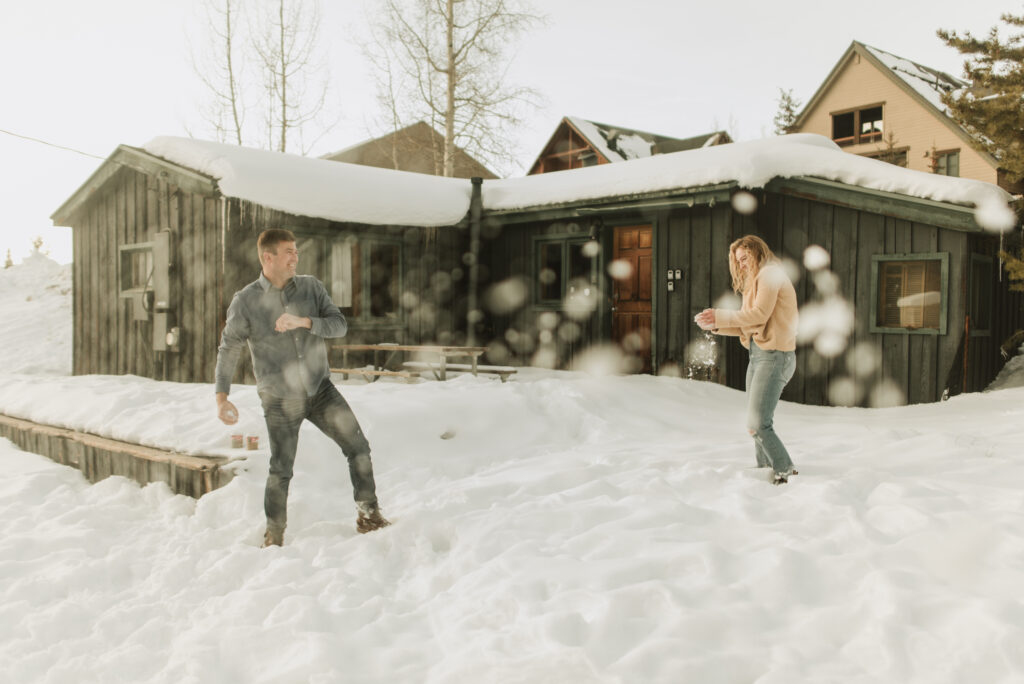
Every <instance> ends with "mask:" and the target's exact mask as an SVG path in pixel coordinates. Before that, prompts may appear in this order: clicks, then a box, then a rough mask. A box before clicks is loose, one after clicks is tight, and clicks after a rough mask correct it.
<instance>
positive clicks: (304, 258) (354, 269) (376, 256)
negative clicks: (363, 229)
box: [296, 235, 402, 321]
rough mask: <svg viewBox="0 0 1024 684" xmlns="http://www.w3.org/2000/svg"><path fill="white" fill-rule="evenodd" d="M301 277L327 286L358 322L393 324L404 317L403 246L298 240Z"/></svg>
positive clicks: (361, 240)
mask: <svg viewBox="0 0 1024 684" xmlns="http://www.w3.org/2000/svg"><path fill="white" fill-rule="evenodd" d="M296 247H297V248H298V250H299V269H298V272H299V273H304V274H308V275H312V276H315V277H316V278H317V279H319V280H320V281H321V282H323V283H325V284H326V285H327V288H328V292H329V293H330V295H331V299H332V300H333V301H334V303H335V304H336V305H337V306H338V307H339V308H342V309H347V310H348V311H346V315H347V316H349V317H351V318H352V319H356V320H363V321H371V320H376V321H379V320H394V319H398V318H399V317H400V316H401V310H400V301H401V283H402V278H401V273H402V270H401V262H402V244H401V242H400V241H398V240H394V241H392V240H387V239H380V238H377V237H374V238H372V239H371V238H365V237H362V236H360V237H358V238H357V237H355V236H348V237H344V238H340V239H328V238H325V237H320V236H307V235H303V236H296Z"/></svg>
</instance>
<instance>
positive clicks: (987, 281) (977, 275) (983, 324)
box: [968, 254, 995, 335]
mask: <svg viewBox="0 0 1024 684" xmlns="http://www.w3.org/2000/svg"><path fill="white" fill-rule="evenodd" d="M994 279H995V272H994V264H993V261H992V257H990V256H985V255H983V254H972V255H971V282H970V288H971V289H970V292H971V302H970V309H969V310H968V314H969V315H970V317H971V319H970V326H971V334H972V335H991V334H992V281H993V280H994Z"/></svg>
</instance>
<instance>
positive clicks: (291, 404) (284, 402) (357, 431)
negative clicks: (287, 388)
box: [260, 378, 377, 532]
mask: <svg viewBox="0 0 1024 684" xmlns="http://www.w3.org/2000/svg"><path fill="white" fill-rule="evenodd" d="M260 399H261V400H262V402H263V415H264V417H265V418H266V421H267V432H268V433H269V435H270V474H269V476H268V477H267V489H266V492H265V493H264V496H263V507H264V509H265V510H266V513H267V528H268V529H271V530H274V531H278V532H283V531H284V528H285V525H286V524H287V521H288V510H287V507H288V485H289V483H290V482H291V479H292V467H293V466H294V464H295V451H296V448H297V446H298V441H299V427H300V426H301V425H302V421H303V420H308V421H309V422H311V423H313V425H316V426H317V427H318V428H320V431H321V432H323V433H324V434H325V435H327V436H328V437H330V438H331V439H333V440H334V441H335V442H337V444H338V446H340V447H341V450H342V452H343V453H344V454H345V457H346V458H347V459H348V471H349V476H350V477H351V478H352V489H353V494H354V498H355V500H356V503H357V504H364V505H367V506H375V505H376V504H377V495H376V487H375V485H374V482H373V464H372V462H371V461H370V444H369V442H367V441H366V437H365V436H364V435H363V430H362V428H360V427H359V421H357V420H356V416H355V414H354V413H352V409H351V408H350V407H349V405H348V402H347V401H345V398H344V397H342V396H341V393H340V392H338V390H337V388H336V387H335V386H334V384H333V383H332V382H331V381H330V378H328V379H326V380H324V381H323V382H322V383H321V384H320V387H319V389H318V390H317V392H316V394H315V395H314V396H312V397H308V396H306V395H305V394H299V395H292V396H287V397H275V396H271V395H270V394H269V393H260Z"/></svg>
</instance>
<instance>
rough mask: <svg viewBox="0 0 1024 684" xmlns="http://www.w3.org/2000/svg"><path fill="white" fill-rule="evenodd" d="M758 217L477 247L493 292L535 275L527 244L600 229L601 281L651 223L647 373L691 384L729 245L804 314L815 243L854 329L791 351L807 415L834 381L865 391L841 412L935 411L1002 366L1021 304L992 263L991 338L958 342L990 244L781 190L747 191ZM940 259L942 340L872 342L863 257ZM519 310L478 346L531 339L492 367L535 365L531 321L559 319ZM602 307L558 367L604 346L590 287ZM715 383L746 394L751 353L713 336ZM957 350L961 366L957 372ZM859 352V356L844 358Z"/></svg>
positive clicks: (607, 226)
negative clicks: (757, 256) (781, 279)
mask: <svg viewBox="0 0 1024 684" xmlns="http://www.w3.org/2000/svg"><path fill="white" fill-rule="evenodd" d="M756 196H757V199H758V209H757V211H756V213H755V214H754V215H752V216H744V215H741V214H738V213H736V212H734V211H733V210H732V207H731V206H730V204H729V203H725V202H719V203H717V204H712V205H711V206H708V205H707V204H705V205H698V206H695V207H692V208H689V207H685V206H681V207H679V208H673V209H670V210H669V209H664V210H660V211H658V212H656V213H651V212H647V213H643V212H632V213H630V212H619V213H616V214H609V215H605V216H598V215H595V216H594V217H593V218H590V217H588V218H587V219H580V220H573V219H564V220H549V221H534V222H524V223H510V224H507V225H504V226H502V227H501V228H500V230H498V231H492V232H497V233H498V234H497V236H496V237H493V239H491V240H489V241H487V242H486V250H485V252H484V259H485V263H486V264H487V265H488V266H489V267H490V269H491V277H492V280H491V283H492V284H493V283H498V282H501V281H502V280H504V279H507V278H514V277H521V278H525V279H527V281H528V280H529V279H530V278H532V277H534V274H535V264H534V260H535V259H536V254H535V251H534V247H533V244H534V242H535V241H536V240H537V239H540V238H543V237H554V236H565V237H580V238H585V237H586V236H587V234H588V230H589V227H590V225H591V222H596V225H597V226H598V228H597V235H598V239H599V241H600V242H601V245H602V255H603V256H602V257H601V262H600V264H599V272H600V273H601V274H603V273H604V270H605V268H606V266H607V261H608V259H609V257H608V256H607V255H609V254H611V251H610V250H611V245H610V242H609V240H610V236H611V233H612V228H613V227H614V226H615V225H628V224H635V223H640V222H649V223H652V224H653V225H654V227H655V230H654V240H655V241H654V246H655V254H654V258H655V267H654V274H653V283H652V285H653V288H654V293H655V294H654V311H653V319H654V331H653V350H654V372H655V373H658V372H664V371H671V369H673V368H674V367H675V368H678V369H679V370H681V371H682V374H683V375H684V376H686V375H687V365H688V361H689V357H688V350H689V349H690V347H691V345H693V344H696V343H700V342H702V341H704V339H705V337H704V333H703V332H702V331H701V330H700V329H699V328H698V327H697V325H696V324H695V323H694V322H693V317H694V315H695V314H696V313H698V312H699V311H701V310H703V309H704V308H706V307H709V306H723V304H722V303H721V301H722V298H723V296H728V295H730V294H731V281H730V276H729V270H728V247H729V244H730V243H731V242H732V241H733V240H735V239H736V238H738V237H740V236H742V235H746V234H755V235H759V236H761V237H762V238H764V239H765V241H766V242H768V244H769V245H770V246H771V247H772V249H773V250H774V251H775V252H776V254H778V255H779V256H780V257H782V258H784V259H787V260H790V261H791V262H793V264H794V265H795V266H796V267H797V268H798V270H799V272H800V274H801V275H800V277H799V278H798V279H797V281H796V282H795V283H794V287H795V288H796V291H797V296H798V300H799V303H800V305H801V306H804V305H806V304H809V303H811V302H814V301H817V300H819V299H820V298H821V296H822V295H821V293H819V292H818V290H817V287H816V286H815V284H814V282H813V279H812V277H811V275H810V274H808V273H807V272H806V270H805V269H804V268H803V255H804V250H805V249H806V248H807V247H808V246H809V245H820V246H821V247H823V248H824V249H825V250H826V251H828V252H829V254H830V255H831V266H830V268H831V271H832V273H833V274H834V275H835V277H836V278H837V280H838V288H839V290H838V294H840V295H841V296H842V297H844V298H845V299H846V300H847V301H848V302H850V303H852V304H853V305H854V327H853V330H852V332H851V334H850V336H849V339H848V347H847V350H846V352H844V353H842V354H840V355H839V356H837V357H834V358H828V357H824V356H822V355H820V354H818V353H817V352H815V351H814V350H813V348H812V347H809V346H801V347H799V348H798V352H797V359H798V363H797V369H796V372H795V374H794V377H793V379H792V380H791V381H790V383H789V385H788V386H787V388H786V390H785V393H784V395H783V398H784V399H786V400H788V401H795V402H800V403H806V404H815V405H823V404H829V403H831V402H830V396H829V388H830V387H831V386H832V385H833V383H835V382H836V381H838V380H846V379H854V380H856V382H857V384H858V385H859V386H860V388H861V392H860V394H859V395H858V396H856V397H854V398H852V400H851V401H847V402H846V403H850V404H854V405H869V404H870V402H871V401H872V392H875V391H878V390H881V389H885V388H889V389H895V390H896V393H897V395H898V396H901V397H902V398H903V399H904V400H905V401H906V402H908V403H923V402H933V401H939V400H941V399H942V398H943V396H944V394H945V395H951V394H957V393H959V392H960V391H977V390H980V389H983V388H984V387H985V386H987V385H988V384H989V383H990V382H991V381H992V380H993V379H994V377H995V375H996V374H997V373H998V371H999V369H1000V368H1001V366H1002V360H1001V358H1000V356H999V350H998V347H999V344H1000V343H1001V342H1002V341H1003V340H1004V339H1005V338H1006V337H1007V336H1008V335H1009V334H1011V333H1012V332H1013V331H1015V330H1017V329H1019V328H1021V327H1024V323H1022V303H1024V295H1021V294H1020V293H1010V292H1009V290H1008V283H1007V281H1006V278H1005V277H1004V278H1003V280H1002V282H1001V283H1000V282H998V277H999V274H998V261H996V262H995V264H996V267H994V268H993V269H992V273H991V277H992V278H993V280H994V282H993V283H991V287H992V291H993V293H994V296H993V310H992V320H993V326H992V333H991V334H990V335H987V336H971V337H969V338H967V343H966V345H965V341H964V340H965V337H964V319H965V316H966V315H967V307H968V301H969V299H968V294H969V293H968V276H969V273H970V269H969V266H970V263H971V262H970V259H971V254H972V253H975V254H982V255H988V256H992V255H994V254H995V253H996V250H997V249H998V239H997V238H994V237H992V236H988V235H985V234H980V233H969V232H964V231H961V230H954V229H950V228H942V227H938V226H935V225H930V224H927V223H924V222H918V221H913V220H909V219H907V218H895V217H892V216H886V215H883V214H879V213H874V212H872V211H860V210H858V209H856V208H853V207H850V206H844V205H843V204H840V203H832V202H827V201H820V200H816V199H809V198H807V197H802V196H797V195H790V194H784V193H782V192H773V191H760V192H758V193H756ZM937 252H938V253H946V254H948V255H949V264H948V289H947V293H946V295H947V320H948V330H947V332H946V334H931V333H923V332H912V333H911V332H903V331H898V332H886V333H877V332H876V333H872V332H871V315H872V293H873V292H874V288H873V284H872V258H873V257H875V256H879V255H898V254H925V253H937ZM669 269H672V270H673V272H674V271H675V270H676V269H679V270H680V271H682V279H681V280H679V281H675V282H674V289H673V291H671V292H670V291H668V287H667V278H666V273H667V271H668V270H669ZM530 285H531V298H530V300H529V301H528V302H527V305H526V306H525V307H523V308H522V309H520V310H519V311H517V312H513V313H509V314H502V315H495V314H493V313H491V314H490V315H489V316H488V318H487V329H486V331H485V336H484V340H485V342H486V341H487V340H498V341H503V340H504V339H505V336H506V331H508V330H510V329H511V330H514V331H516V333H517V334H519V335H522V334H525V335H526V336H527V337H529V338H531V340H532V342H531V343H530V344H526V345H521V347H520V348H519V349H512V353H511V355H510V356H508V357H504V356H502V358H496V359H493V360H494V361H496V362H499V363H506V362H512V363H524V364H526V363H530V362H531V357H532V355H533V353H535V351H536V349H537V346H538V345H537V342H536V339H537V336H538V317H539V315H540V314H542V313H544V312H545V311H551V310H553V311H555V313H557V314H559V316H560V317H562V318H564V316H565V312H564V310H563V309H561V308H554V309H553V308H551V307H545V306H540V305H538V304H537V303H536V300H535V299H534V298H533V290H532V288H533V287H534V285H533V284H532V283H530ZM598 287H599V292H600V299H599V307H598V310H597V311H596V312H595V313H594V315H593V316H592V317H591V318H590V320H588V321H586V322H585V324H584V325H583V326H582V334H581V336H580V337H579V338H578V339H576V340H574V341H572V342H566V341H564V340H563V341H559V342H558V349H557V352H558V353H557V363H558V365H559V366H560V367H564V366H565V365H566V364H567V363H568V362H569V361H570V360H571V359H572V357H573V356H575V355H576V354H578V353H579V352H580V351H582V350H583V349H585V348H586V347H588V346H590V345H593V344H599V343H606V342H607V341H608V340H610V330H609V326H608V320H609V317H610V314H609V307H610V303H609V302H608V298H607V294H608V292H609V291H610V288H609V285H608V281H607V279H606V278H605V277H604V276H603V275H602V277H601V278H600V281H599V283H598ZM715 339H716V342H717V345H716V354H717V369H716V373H715V375H716V376H717V378H716V377H711V378H708V379H712V380H714V379H717V381H719V382H722V383H725V384H727V385H729V386H730V387H734V388H736V389H743V388H744V385H745V379H746V369H747V360H748V353H747V350H746V349H744V348H743V347H742V346H741V345H740V344H739V341H738V340H737V339H736V338H722V337H718V338H715ZM965 349H966V354H967V363H966V365H965V364H964V351H965ZM854 350H857V352H858V353H856V354H855V353H853V351H854Z"/></svg>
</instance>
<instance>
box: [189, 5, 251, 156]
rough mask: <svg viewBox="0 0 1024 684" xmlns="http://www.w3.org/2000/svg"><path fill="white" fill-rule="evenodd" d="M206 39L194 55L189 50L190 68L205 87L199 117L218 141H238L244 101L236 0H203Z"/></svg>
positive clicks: (240, 136)
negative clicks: (207, 94)
mask: <svg viewBox="0 0 1024 684" xmlns="http://www.w3.org/2000/svg"><path fill="white" fill-rule="evenodd" d="M203 9H204V10H205V14H206V24H207V29H208V31H209V38H210V42H209V43H208V44H206V45H204V46H203V49H202V50H201V51H200V52H199V53H198V54H197V53H196V51H195V50H194V49H193V52H192V67H193V69H195V72H196V74H197V75H198V76H199V79H200V80H201V81H202V82H203V85H205V86H206V89H207V91H208V93H209V96H210V101H209V103H208V104H207V105H206V106H204V107H203V108H202V110H203V117H204V118H205V119H206V122H207V123H208V124H209V125H210V126H211V127H212V128H213V130H214V133H215V134H216V135H217V139H218V140H219V141H220V142H228V141H230V142H234V143H237V144H238V145H241V144H242V140H243V136H242V126H243V124H244V122H245V104H244V100H243V97H242V80H243V78H242V73H241V67H242V64H243V63H244V58H242V59H239V46H240V45H243V43H242V41H241V40H240V39H239V31H238V26H239V25H240V23H239V21H238V19H239V6H238V0H207V1H206V2H205V4H204V6H203Z"/></svg>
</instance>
